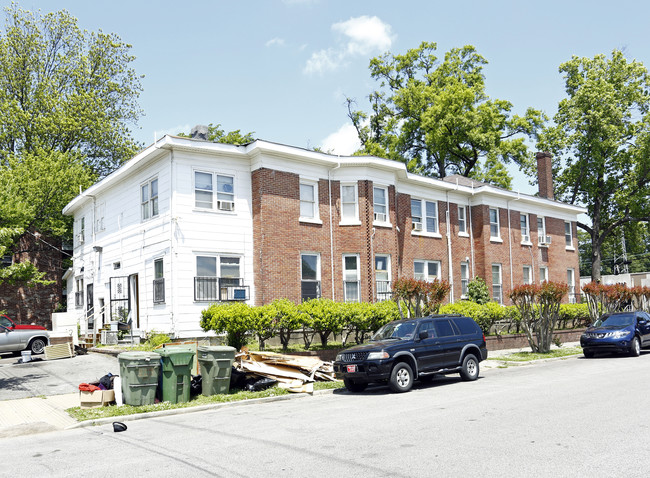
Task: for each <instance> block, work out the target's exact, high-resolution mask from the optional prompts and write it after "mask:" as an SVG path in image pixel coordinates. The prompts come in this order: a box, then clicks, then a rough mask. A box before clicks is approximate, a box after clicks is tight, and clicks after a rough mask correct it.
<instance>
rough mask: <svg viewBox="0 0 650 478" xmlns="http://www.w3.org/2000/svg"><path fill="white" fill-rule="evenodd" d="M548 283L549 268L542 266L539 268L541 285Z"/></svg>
mask: <svg viewBox="0 0 650 478" xmlns="http://www.w3.org/2000/svg"><path fill="white" fill-rule="evenodd" d="M547 281H548V267H546V266H542V267H540V268H539V283H540V284H541V283H542V282H547Z"/></svg>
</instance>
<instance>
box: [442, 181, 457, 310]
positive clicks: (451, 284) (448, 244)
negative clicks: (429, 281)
mask: <svg viewBox="0 0 650 478" xmlns="http://www.w3.org/2000/svg"><path fill="white" fill-rule="evenodd" d="M456 188H458V184H456ZM446 195H447V212H446V213H445V216H446V217H445V219H446V221H447V256H448V257H447V260H448V261H449V286H450V287H451V289H450V291H449V292H450V298H451V301H450V303H451V304H453V303H454V269H453V265H452V264H453V263H452V257H451V230H450V226H449V191H447V192H446Z"/></svg>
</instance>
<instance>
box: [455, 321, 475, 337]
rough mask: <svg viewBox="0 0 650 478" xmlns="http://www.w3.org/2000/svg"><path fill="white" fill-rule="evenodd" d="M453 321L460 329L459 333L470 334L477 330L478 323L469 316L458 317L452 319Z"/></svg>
mask: <svg viewBox="0 0 650 478" xmlns="http://www.w3.org/2000/svg"><path fill="white" fill-rule="evenodd" d="M454 322H455V323H456V326H457V327H458V329H459V330H460V333H461V335H472V334H476V333H477V332H478V328H479V327H478V325H477V324H476V322H474V321H473V320H472V319H470V318H467V317H459V318H457V319H454Z"/></svg>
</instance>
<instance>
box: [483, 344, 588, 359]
mask: <svg viewBox="0 0 650 478" xmlns="http://www.w3.org/2000/svg"><path fill="white" fill-rule="evenodd" d="M580 353H582V348H580V347H569V348H560V349H554V350H551V351H550V352H549V353H547V354H541V353H534V352H517V353H513V354H509V355H503V356H501V357H488V360H497V361H499V362H530V361H533V360H540V359H548V358H558V357H568V356H570V355H577V354H580Z"/></svg>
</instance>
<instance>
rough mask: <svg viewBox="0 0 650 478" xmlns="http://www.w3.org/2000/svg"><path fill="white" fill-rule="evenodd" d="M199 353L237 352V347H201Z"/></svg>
mask: <svg viewBox="0 0 650 478" xmlns="http://www.w3.org/2000/svg"><path fill="white" fill-rule="evenodd" d="M198 350H199V352H232V353H235V352H237V349H235V347H229V346H227V345H199V349H198Z"/></svg>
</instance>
